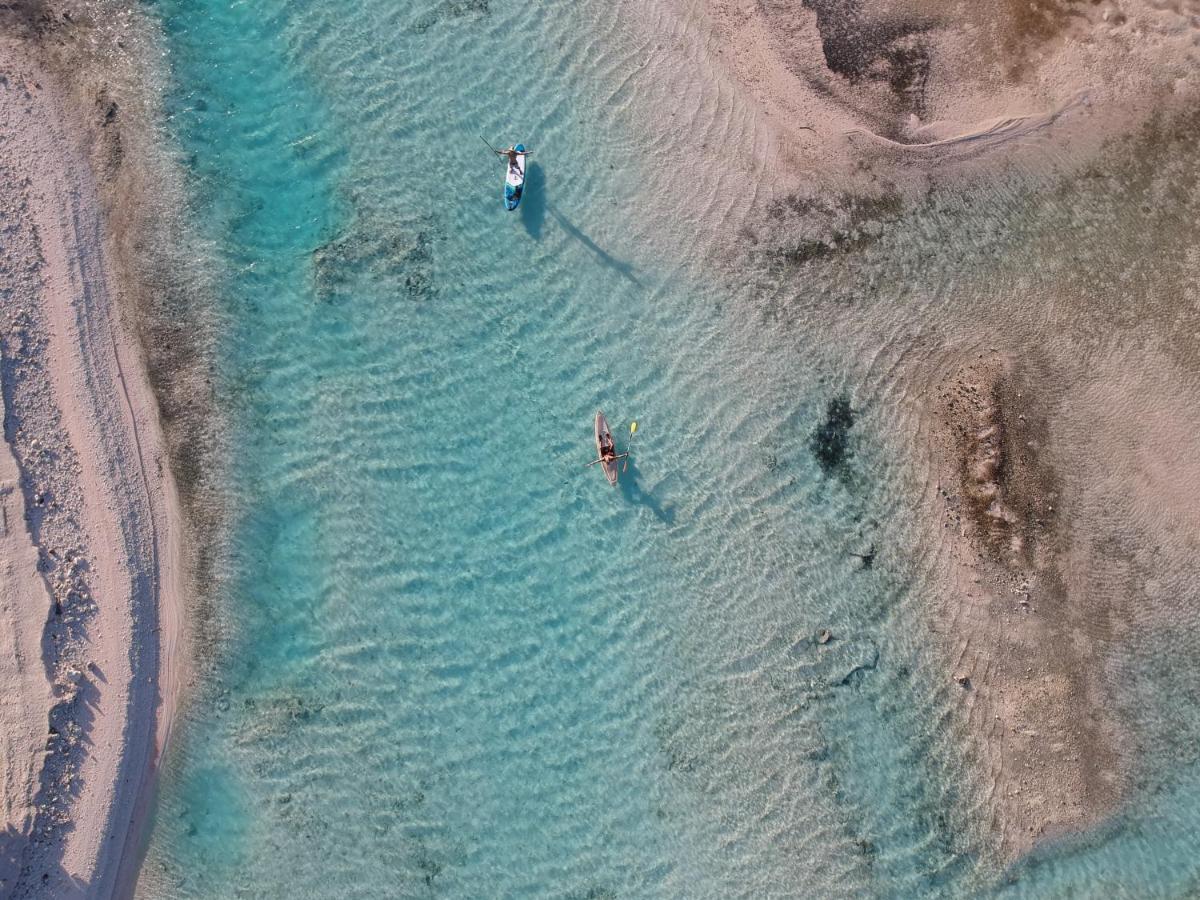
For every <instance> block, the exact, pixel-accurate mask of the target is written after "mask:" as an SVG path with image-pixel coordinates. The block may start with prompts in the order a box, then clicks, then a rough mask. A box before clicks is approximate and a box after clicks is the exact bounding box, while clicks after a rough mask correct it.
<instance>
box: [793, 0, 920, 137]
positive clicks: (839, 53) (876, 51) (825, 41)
mask: <svg viewBox="0 0 1200 900" xmlns="http://www.w3.org/2000/svg"><path fill="white" fill-rule="evenodd" d="M804 6H805V7H807V8H808V9H811V10H812V11H813V12H814V13H816V16H817V30H818V31H819V32H820V35H821V49H822V52H823V53H824V56H825V65H826V66H827V67H828V68H829V71H830V72H833V73H834V74H837V75H840V76H842V77H843V78H845V79H847V80H848V81H850V82H851V83H859V82H868V81H874V82H886V83H887V85H888V86H889V87H890V88H891V90H892V93H893V94H894V96H895V100H896V106H897V107H898V108H900V109H903V110H904V111H907V112H913V113H916V114H917V115H922V114H923V111H924V107H925V83H926V81H927V80H928V78H929V69H930V62H931V60H930V54H929V50H928V49H927V48H926V46H925V41H924V40H923V39H922V35H923V33H924V32H927V31H929V30H930V29H931V28H933V27H934V22H933V21H931V20H925V19H909V20H899V21H880V20H878V19H873V18H871V17H869V16H868V15H865V14H864V12H863V9H862V4H861V2H859V0H804Z"/></svg>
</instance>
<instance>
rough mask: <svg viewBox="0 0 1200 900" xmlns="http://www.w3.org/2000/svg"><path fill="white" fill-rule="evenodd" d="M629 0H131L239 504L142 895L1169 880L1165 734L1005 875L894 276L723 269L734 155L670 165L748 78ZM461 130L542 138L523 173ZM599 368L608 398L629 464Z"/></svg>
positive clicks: (1170, 798) (650, 891) (1173, 851)
mask: <svg viewBox="0 0 1200 900" xmlns="http://www.w3.org/2000/svg"><path fill="white" fill-rule="evenodd" d="M618 6H619V5H618ZM620 9H621V10H624V11H627V12H637V13H638V14H639V15H641V16H643V17H644V18H647V19H648V24H646V25H644V26H642V25H639V26H637V27H635V26H634V25H633V24H631V23H633V22H635V21H636V17H635V16H633V15H629V16H621V15H619V14H618V10H617V8H615V7H613V6H612V5H607V6H606V5H603V4H591V3H577V2H550V3H545V4H524V5H522V4H516V3H510V2H502V0H490V2H489V0H476V2H471V0H417V2H415V3H412V4H396V3H392V2H389V0H362V2H360V3H357V4H352V5H350V4H338V3H332V2H328V0H326V2H316V0H287V2H285V0H256V2H254V3H246V2H241V3H228V2H221V3H217V2H211V3H210V2H197V0H157V2H156V3H155V4H154V5H153V6H152V7H151V10H152V13H153V14H155V15H158V16H160V17H161V19H162V22H163V24H164V26H165V31H166V35H167V40H168V47H169V51H170V59H171V71H172V74H173V78H174V84H173V87H172V89H171V91H170V94H169V103H168V106H169V114H170V117H171V119H170V121H171V128H172V130H173V132H174V134H175V135H176V136H177V139H178V140H179V142H180V144H181V145H182V147H183V148H184V151H185V154H187V157H188V161H189V165H190V169H191V171H190V175H191V177H192V179H193V182H194V184H195V186H196V187H197V191H198V193H199V194H200V195H201V196H203V197H204V198H205V200H204V205H203V208H202V216H200V219H201V221H199V222H197V227H198V228H200V229H202V230H203V231H204V232H205V233H206V234H207V235H208V236H209V237H211V238H212V239H213V241H214V243H215V245H216V246H217V247H218V248H219V252H220V255H221V259H220V260H219V264H220V267H221V269H222V270H223V271H224V272H225V273H226V278H225V281H224V283H223V284H222V291H221V295H222V303H223V304H224V305H225V308H224V310H223V313H224V314H225V320H226V321H227V323H228V329H227V332H226V335H225V339H224V343H223V345H222V347H221V357H222V360H223V364H224V375H223V381H222V384H221V387H220V395H219V400H220V402H221V403H222V404H223V405H224V407H225V409H226V410H227V411H228V413H229V416H230V420H231V422H233V424H234V428H235V433H234V434H233V435H232V438H233V440H232V443H233V445H234V446H235V447H236V450H235V452H234V458H233V460H232V463H233V465H232V472H231V477H232V478H233V479H234V491H233V493H234V496H235V498H236V503H237V512H238V515H237V517H236V521H235V531H234V534H233V537H232V553H231V559H230V564H229V570H228V572H227V573H225V575H224V581H223V582H222V588H221V592H220V593H221V595H222V596H221V598H220V599H221V607H222V610H223V612H224V614H225V616H226V618H227V622H226V628H225V632H226V634H227V635H228V639H227V641H226V642H225V643H223V644H222V645H221V646H220V647H218V648H216V650H215V652H216V653H217V654H218V662H217V672H218V675H217V678H216V682H215V684H212V685H209V686H208V688H207V689H206V692H205V693H204V694H203V695H202V702H201V703H200V705H199V708H198V709H196V710H194V713H193V719H192V720H191V721H189V722H188V723H186V724H185V726H183V728H182V729H181V738H180V742H179V746H178V749H177V751H176V754H175V758H174V759H173V760H171V761H170V766H169V770H168V773H167V777H166V778H165V780H164V784H163V792H162V797H161V802H160V808H159V811H158V815H157V820H156V826H155V833H154V836H153V840H152V844H151V848H150V852H149V856H148V860H147V864H146V870H145V874H144V876H143V879H142V882H141V888H140V890H141V893H142V894H144V895H145V896H156V897H157V896H169V897H211V898H223V897H234V896H246V897H330V896H336V897H390V896H403V897H408V896H450V897H525V896H548V897H574V898H584V897H593V898H598V897H618V896H619V897H730V896H747V897H766V896H795V895H805V896H821V897H835V896H846V897H862V896H924V895H947V896H956V895H966V894H971V893H977V892H979V891H985V890H986V891H990V890H1001V891H1006V890H1012V891H1014V892H1016V893H1019V894H1023V895H1029V896H1033V895H1039V896H1041V895H1052V896H1090V895H1093V892H1094V891H1095V890H1096V889H1097V888H1096V886H1097V885H1100V884H1105V885H1109V886H1113V890H1118V889H1121V888H1124V889H1125V890H1127V891H1128V892H1129V893H1130V895H1135V894H1136V895H1143V896H1144V895H1149V894H1151V893H1158V894H1162V895H1171V894H1172V893H1177V894H1180V895H1182V894H1184V893H1186V891H1187V890H1188V887H1187V884H1188V881H1187V880H1188V879H1189V878H1191V879H1195V878H1196V877H1197V874H1196V873H1197V863H1196V862H1195V861H1194V859H1193V858H1192V855H1191V854H1190V853H1189V851H1188V847H1189V844H1188V842H1187V841H1182V840H1171V839H1168V838H1167V837H1165V836H1164V834H1175V835H1176V836H1178V835H1179V834H1187V835H1189V836H1191V835H1194V834H1195V830H1196V826H1197V824H1198V823H1197V818H1196V814H1195V813H1194V812H1193V811H1192V810H1194V808H1195V807H1194V804H1193V803H1192V798H1193V797H1194V795H1195V793H1196V785H1197V784H1198V783H1200V782H1198V781H1197V779H1196V778H1195V773H1194V772H1191V773H1187V772H1185V776H1183V777H1182V778H1181V780H1179V781H1171V782H1170V783H1167V784H1166V785H1165V786H1163V788H1162V791H1161V792H1160V793H1159V794H1156V795H1155V796H1154V798H1153V799H1151V800H1147V801H1146V804H1145V806H1144V807H1136V808H1135V809H1133V810H1132V811H1131V813H1130V816H1129V821H1128V822H1125V821H1124V820H1123V821H1122V822H1119V823H1117V824H1115V825H1114V826H1113V828H1112V829H1110V830H1109V831H1106V832H1105V833H1104V834H1103V835H1101V836H1099V837H1098V838H1096V840H1095V841H1094V842H1093V843H1091V844H1085V845H1081V846H1072V847H1068V848H1064V849H1062V851H1061V852H1057V853H1051V854H1048V855H1047V856H1046V857H1045V858H1042V859H1039V860H1038V861H1037V862H1036V863H1034V864H1032V865H1030V866H1027V867H1024V868H1022V869H1021V870H1020V871H1018V872H1016V873H1009V875H1008V877H1007V879H1006V878H1000V877H998V876H997V875H996V871H995V868H994V866H993V865H992V864H991V863H990V862H989V860H988V856H987V853H986V841H985V839H984V835H983V834H982V833H981V832H980V829H981V828H982V827H983V826H982V825H981V824H980V822H979V817H978V816H973V815H972V811H973V810H975V809H976V808H977V807H976V801H975V799H974V797H973V794H972V787H971V785H970V783H969V779H968V777H967V771H968V767H967V765H966V762H965V760H964V759H963V758H962V755H961V751H960V749H959V747H960V746H961V745H962V741H961V737H962V736H961V735H957V734H955V733H954V731H953V726H951V725H950V724H949V722H950V718H949V717H948V716H946V714H945V711H946V709H947V707H948V705H949V704H950V702H951V700H950V699H948V696H947V693H948V687H947V686H946V685H945V684H944V683H943V681H944V679H942V678H941V677H940V676H937V675H935V673H934V672H933V671H932V669H931V667H933V666H934V661H933V660H932V659H931V658H930V655H929V651H928V648H927V643H926V641H925V636H927V632H925V631H923V630H922V628H921V627H918V626H919V623H920V622H921V614H920V610H921V609H922V606H921V603H922V591H923V590H924V579H925V578H926V576H927V570H928V567H927V565H926V561H924V560H923V558H922V555H921V553H919V552H916V548H915V546H914V542H915V540H916V538H915V536H914V535H915V532H914V530H913V529H912V528H911V527H910V526H911V524H912V523H911V522H910V521H909V517H910V516H911V515H912V510H913V509H914V503H913V502H912V498H913V496H914V495H915V494H916V493H918V492H919V489H920V485H919V480H920V475H919V473H914V471H913V470H912V467H911V464H910V463H907V462H905V461H904V460H905V457H904V454H903V453H902V452H897V451H902V450H903V447H898V446H897V444H898V443H899V444H903V443H904V441H905V440H910V439H911V435H910V436H909V437H908V438H905V437H901V438H899V439H897V438H896V437H895V435H897V434H899V435H902V436H903V435H906V434H908V432H907V431H906V428H905V424H906V422H907V421H908V419H907V418H906V415H907V414H906V413H905V412H904V409H905V407H904V405H903V404H899V405H896V404H889V402H888V401H889V391H891V390H892V389H893V388H892V387H891V385H892V384H893V382H894V377H893V376H894V375H895V373H896V372H897V370H898V368H899V369H902V368H903V365H904V362H905V359H906V351H904V350H903V349H902V348H903V346H904V340H903V334H902V332H903V331H904V329H905V327H906V326H905V325H904V324H903V317H902V316H901V314H900V313H897V314H896V318H895V320H892V319H889V318H888V317H887V316H883V317H882V319H880V317H879V316H876V319H877V320H881V321H883V322H884V323H885V324H884V326H879V327H877V328H876V329H875V331H873V332H872V335H873V336H872V337H870V338H866V337H859V338H855V337H853V326H854V324H855V321H856V319H855V316H850V317H849V318H847V317H846V316H844V315H842V314H840V313H839V314H838V315H837V316H834V317H833V319H832V320H828V321H825V322H824V323H822V322H821V321H820V319H819V315H820V314H819V313H817V312H815V311H813V318H812V319H810V320H809V321H808V322H804V323H801V322H800V321H799V317H800V316H801V315H802V314H803V310H804V309H805V304H804V301H803V298H801V299H798V300H796V301H795V303H794V304H793V305H792V306H791V307H790V308H791V309H792V310H793V312H792V313H791V314H788V313H787V312H786V311H781V309H780V307H778V306H775V305H772V304H773V303H779V302H781V301H780V297H781V296H782V293H780V294H777V295H775V296H774V299H773V300H771V301H770V302H768V301H765V300H764V299H763V295H762V293H761V291H760V290H759V288H761V285H758V286H755V285H751V284H750V283H748V280H747V279H746V278H745V277H743V275H742V274H741V273H740V271H739V266H740V265H744V264H746V263H747V262H748V261H752V260H750V259H749V258H748V257H747V258H743V257H739V256H738V255H737V254H731V253H729V252H727V251H723V250H722V249H720V248H721V247H724V246H727V244H726V243H723V242H721V241H719V240H718V239H717V238H718V237H719V235H720V232H721V231H722V229H725V228H728V227H730V226H729V223H730V222H734V223H736V222H737V221H738V217H739V216H740V215H742V214H743V213H744V211H745V210H746V209H747V208H749V207H750V206H751V205H752V204H753V203H754V202H756V200H757V198H756V197H755V196H754V190H755V188H754V187H753V184H754V182H753V180H752V179H751V178H750V176H749V175H746V174H738V173H737V172H732V173H724V174H722V173H716V174H714V173H710V172H702V171H696V170H694V169H692V168H690V166H691V164H692V163H693V162H694V159H695V157H694V155H692V148H693V147H694V145H695V143H696V142H697V141H709V140H717V139H725V140H729V141H731V142H736V143H737V145H738V146H743V147H749V146H751V145H752V144H753V142H754V141H755V140H756V139H757V138H756V131H755V124H754V122H753V121H752V117H750V116H749V115H748V114H746V115H744V116H743V115H740V114H739V113H738V112H737V109H736V108H734V109H733V110H732V111H726V112H723V113H722V115H721V116H719V117H715V118H714V117H713V116H711V115H707V114H706V113H705V110H706V109H708V108H709V107H716V106H720V107H721V108H722V109H723V110H724V109H726V107H728V103H727V99H728V98H727V97H725V96H723V95H722V94H721V91H720V90H719V89H718V90H716V91H715V92H714V91H712V90H708V89H702V88H696V87H694V86H693V87H688V86H687V85H689V84H693V82H694V78H691V74H694V73H691V74H688V73H683V74H680V73H674V72H672V71H670V70H665V69H664V68H663V67H662V65H661V64H659V63H656V62H655V60H658V59H660V58H661V55H660V50H661V49H662V46H663V44H668V45H670V46H671V47H672V48H674V50H675V53H676V56H675V57H674V58H675V59H687V58H689V54H690V53H691V51H689V49H688V47H689V43H688V42H689V41H694V40H695V39H696V38H695V35H694V34H693V33H692V32H691V31H688V30H687V29H686V28H685V27H684V26H683V25H681V24H679V23H677V22H675V21H673V20H671V19H669V18H667V17H665V16H664V17H662V18H660V19H654V17H653V16H650V15H649V14H648V12H647V9H643V8H641V7H639V8H638V9H637V10H634V9H633V8H632V6H631V5H627V6H623V7H620ZM680 48H682V49H680ZM676 75H677V77H676ZM689 79H690V80H689ZM675 111H679V112H680V114H681V117H682V118H684V119H686V120H687V121H689V122H697V121H699V122H703V123H704V129H703V132H702V133H701V134H699V135H697V134H693V133H688V129H686V128H680V127H678V126H677V125H676V124H673V123H672V121H671V120H672V118H673V115H672V113H673V112H675ZM480 135H482V136H484V137H485V138H487V139H488V140H490V141H492V142H494V143H506V142H510V141H517V140H523V141H524V142H525V143H526V144H527V145H529V146H531V147H533V148H534V149H535V151H536V152H537V153H536V156H535V163H534V165H533V167H532V168H531V173H530V185H529V193H528V196H527V199H526V200H525V201H524V203H523V205H522V207H521V209H520V210H519V212H518V213H516V214H506V213H505V212H504V211H503V209H502V208H501V204H500V197H501V182H502V174H503V172H502V167H501V165H500V164H499V163H498V162H497V161H496V160H495V158H494V157H492V155H491V154H490V152H489V151H488V150H487V148H485V147H484V146H483V144H482V143H481V141H480V137H479V136H480ZM930 228H931V229H932V230H933V231H934V232H935V233H936V229H937V220H936V217H934V218H933V221H932V224H931V225H930ZM935 236H936V235H935ZM914 264H915V261H914ZM947 265H949V263H947ZM892 291H900V292H902V291H903V288H902V287H897V286H895V285H892V286H887V285H885V286H882V287H881V288H880V291H879V296H878V297H877V298H875V299H874V300H873V301H872V302H873V303H876V304H877V305H878V306H884V305H885V304H886V303H888V302H890V301H891V300H893V299H895V298H894V297H893V296H892V295H891V293H890V292H892ZM802 293H804V295H805V296H810V294H809V293H808V292H807V291H806V292H802ZM816 293H817V290H816V288H815V287H814V288H813V289H812V291H811V296H813V297H815V296H816ZM814 303H815V301H814ZM863 315H864V316H866V315H868V313H867V312H864V313H863ZM822 324H823V325H825V326H828V327H823V328H820V327H816V326H820V325H822ZM881 329H883V330H887V329H892V330H893V331H894V333H893V335H892V340H891V341H890V342H889V343H887V344H885V345H884V349H883V350H880V349H879V346H878V344H877V343H875V344H873V343H872V342H873V341H877V340H878V334H879V332H880V330H881ZM897 335H899V336H897ZM839 397H844V398H846V399H848V400H849V401H850V402H851V405H852V406H853V408H854V409H855V410H856V413H857V415H858V418H857V420H856V421H855V423H854V425H853V427H852V428H851V431H850V449H851V456H850V458H849V460H848V461H847V462H846V463H845V464H843V465H842V466H840V467H837V468H836V469H835V470H834V471H825V470H824V469H823V468H822V466H821V464H820V462H819V460H818V458H817V454H816V453H815V452H814V448H813V444H812V436H813V434H814V433H815V432H816V431H817V429H818V428H819V427H820V425H821V423H822V421H823V419H824V418H825V416H826V413H827V409H828V404H829V403H830V401H831V400H834V399H835V398H839ZM598 408H602V409H603V410H604V411H605V412H606V413H607V414H608V417H609V419H610V421H611V422H612V423H613V424H614V427H615V428H618V429H619V432H620V434H621V435H622V437H621V438H619V441H620V443H622V444H624V443H625V441H624V439H623V435H624V434H626V433H627V428H628V423H629V422H630V421H631V420H633V419H636V420H637V421H638V422H639V423H640V424H639V431H638V434H637V437H636V439H635V440H634V443H633V450H634V456H633V460H632V462H631V463H630V465H629V468H628V471H627V472H626V473H625V475H624V476H623V477H622V481H621V485H620V487H619V488H618V489H617V490H613V489H612V488H609V487H608V486H607V484H606V483H605V482H604V480H603V478H602V477H601V476H600V473H599V472H597V471H596V470H595V469H587V468H585V464H586V463H587V462H588V460H589V459H590V458H591V453H592V446H591V419H592V415H593V414H594V412H595V411H596V409H598ZM873 547H874V548H875V549H876V551H877V554H876V557H875V561H874V564H873V565H872V566H870V567H869V568H868V567H864V565H863V563H862V561H861V558H860V557H859V556H856V555H855V554H866V553H868V552H869V551H870V550H871V548H873ZM822 628H829V629H831V630H832V631H833V632H834V634H835V636H836V637H835V641H834V642H833V643H832V644H830V645H829V646H827V647H823V646H821V645H819V644H818V643H817V642H816V640H815V635H816V634H817V632H818V631H819V630H820V629H822ZM1193 768H1194V763H1193ZM1151 847H1152V848H1154V849H1153V851H1150V850H1148V849H1147V848H1151ZM1122 854H1124V856H1123V855H1122ZM1147 854H1149V856H1148V855H1147ZM1123 859H1129V860H1136V864H1133V863H1123V862H1122V860H1123ZM1122 879H1125V880H1122ZM1010 881H1011V883H1009V882H1010ZM1192 884H1193V887H1194V884H1195V882H1194V881H1193V882H1192Z"/></svg>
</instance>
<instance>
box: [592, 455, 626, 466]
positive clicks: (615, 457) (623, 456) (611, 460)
mask: <svg viewBox="0 0 1200 900" xmlns="http://www.w3.org/2000/svg"><path fill="white" fill-rule="evenodd" d="M628 455H629V454H628V453H618V454H617V455H616V456H614V457H613V458H612V459H608V460H606V459H604V458H603V457H601V458H600V459H593V460H592V461H591V462H590V463H588V464H587V465H586V466H584V468H585V469H588V468H591V467H592V466H594V465H595V464H596V463H598V462H616V461H617V460H618V459H624V458H625V457H627V456H628Z"/></svg>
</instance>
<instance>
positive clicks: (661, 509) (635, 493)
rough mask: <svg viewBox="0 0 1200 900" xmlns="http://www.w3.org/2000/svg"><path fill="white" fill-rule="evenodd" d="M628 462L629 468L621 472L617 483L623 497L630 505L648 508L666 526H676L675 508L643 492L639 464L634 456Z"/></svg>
mask: <svg viewBox="0 0 1200 900" xmlns="http://www.w3.org/2000/svg"><path fill="white" fill-rule="evenodd" d="M628 462H629V467H628V468H627V469H625V470H624V471H623V472H621V478H620V480H619V481H618V482H617V487H618V488H620V490H621V495H622V496H623V497H624V498H625V499H626V500H627V501H629V502H630V503H637V504H639V505H641V506H645V507H648V508H649V510H650V512H652V513H654V515H655V516H657V517H658V520H659V521H660V522H662V523H663V524H664V525H673V524H675V507H674V506H672V505H671V504H669V503H667V504H662V503H660V502H659V501H658V500H657V498H655V496H654V495H653V494H650V493H647V492H646V491H643V490H642V488H641V486H640V485H639V484H638V468H637V463H636V462H635V461H634V459H633V457H632V456H631V457H629V458H628Z"/></svg>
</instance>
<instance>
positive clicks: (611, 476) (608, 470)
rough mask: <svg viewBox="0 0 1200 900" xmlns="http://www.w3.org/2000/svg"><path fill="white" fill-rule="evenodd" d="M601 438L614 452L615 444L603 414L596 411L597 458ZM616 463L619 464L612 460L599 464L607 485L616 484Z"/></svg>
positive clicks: (617, 470)
mask: <svg viewBox="0 0 1200 900" xmlns="http://www.w3.org/2000/svg"><path fill="white" fill-rule="evenodd" d="M602 438H603V439H604V440H605V442H606V443H610V444H612V445H613V449H614V450H616V449H617V445H616V442H615V441H613V436H612V432H611V431H609V430H608V421H607V420H606V419H605V418H604V413H602V412H599V411H597V412H596V456H597V457H599V456H600V441H601V439H602ZM618 462H619V460H615V459H614V460H613V461H612V462H602V463H600V468H602V469H603V470H604V477H605V478H607V479H608V483H609V484H611V485H616V483H617V474H618V472H619V471H620V470H619V469H618V468H617V463H618Z"/></svg>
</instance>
